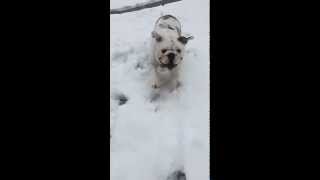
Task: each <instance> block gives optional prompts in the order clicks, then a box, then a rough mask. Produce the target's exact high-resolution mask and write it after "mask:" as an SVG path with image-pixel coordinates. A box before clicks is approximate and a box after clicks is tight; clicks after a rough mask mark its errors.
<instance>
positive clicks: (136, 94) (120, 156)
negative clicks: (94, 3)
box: [110, 0, 209, 180]
mask: <svg viewBox="0 0 320 180" xmlns="http://www.w3.org/2000/svg"><path fill="white" fill-rule="evenodd" d="M144 1H146V0H111V2H110V5H111V8H118V7H122V6H125V5H134V4H135V3H138V2H144ZM164 14H172V15H174V16H176V17H177V18H178V19H179V20H180V21H181V23H182V31H183V32H186V33H190V34H192V35H193V36H194V37H195V39H194V40H192V41H190V42H189V43H188V44H187V46H186V47H187V48H186V49H187V52H186V55H185V58H184V61H183V63H182V66H183V68H182V70H183V71H182V73H181V81H182V83H183V86H182V87H181V89H180V91H179V92H174V93H171V94H170V93H165V94H162V95H161V97H160V99H159V100H158V101H156V102H150V99H149V97H150V92H151V88H150V86H149V84H148V83H147V81H148V77H150V67H149V64H148V63H149V62H150V58H149V52H150V51H149V46H150V45H149V43H150V33H151V31H152V28H153V25H154V23H155V21H156V20H157V19H158V18H159V17H160V16H161V15H164ZM110 22H111V24H110V27H111V29H110V33H111V34H110V38H111V41H110V47H111V49H110V51H111V54H110V59H111V61H110V67H111V84H110V86H111V92H110V98H111V101H110V105H111V106H110V107H111V108H110V112H111V122H110V127H111V133H112V138H111V144H110V148H111V149H110V157H111V162H110V170H111V177H110V178H111V180H166V179H167V177H168V175H169V174H170V173H172V172H173V171H175V170H183V171H184V172H185V173H186V176H187V179H188V180H207V179H209V0H196V1H195V0H183V1H180V2H176V3H172V4H167V5H165V6H163V7H156V8H152V9H145V10H141V11H136V12H131V13H125V14H122V15H112V16H110ZM120 104H121V105H120Z"/></svg>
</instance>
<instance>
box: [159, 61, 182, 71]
mask: <svg viewBox="0 0 320 180" xmlns="http://www.w3.org/2000/svg"><path fill="white" fill-rule="evenodd" d="M177 65H178V64H173V63H168V64H162V63H161V62H160V67H162V68H168V69H169V70H171V69H173V68H175V67H177Z"/></svg>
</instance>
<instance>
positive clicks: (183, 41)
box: [178, 36, 188, 44]
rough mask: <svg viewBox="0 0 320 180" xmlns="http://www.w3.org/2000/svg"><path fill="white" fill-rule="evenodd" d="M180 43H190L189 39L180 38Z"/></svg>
mask: <svg viewBox="0 0 320 180" xmlns="http://www.w3.org/2000/svg"><path fill="white" fill-rule="evenodd" d="M178 41H179V42H181V43H182V44H187V43H188V38H186V37H183V36H180V37H179V38H178Z"/></svg>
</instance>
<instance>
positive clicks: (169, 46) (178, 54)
mask: <svg viewBox="0 0 320 180" xmlns="http://www.w3.org/2000/svg"><path fill="white" fill-rule="evenodd" d="M152 37H153V38H154V40H155V43H156V44H155V52H154V56H155V59H156V60H157V61H158V62H159V63H160V65H161V66H162V67H167V68H169V69H173V68H174V67H176V66H177V65H178V64H179V63H180V62H181V61H182V60H183V57H184V52H185V45H186V44H187V42H188V40H189V39H192V37H189V38H188V37H183V36H177V35H176V34H174V33H173V34H165V35H164V34H160V33H159V32H155V31H153V32H152Z"/></svg>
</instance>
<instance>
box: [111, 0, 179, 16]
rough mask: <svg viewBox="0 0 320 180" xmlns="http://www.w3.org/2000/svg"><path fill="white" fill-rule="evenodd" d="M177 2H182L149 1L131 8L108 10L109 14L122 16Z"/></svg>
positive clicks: (170, 0) (175, 0)
mask: <svg viewBox="0 0 320 180" xmlns="http://www.w3.org/2000/svg"><path fill="white" fill-rule="evenodd" d="M178 1H182V0H150V1H148V2H144V3H138V4H136V5H133V6H124V7H122V8H117V9H110V14H122V13H127V12H132V11H138V10H141V9H146V8H153V7H157V6H164V5H165V4H169V3H173V2H178Z"/></svg>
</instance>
